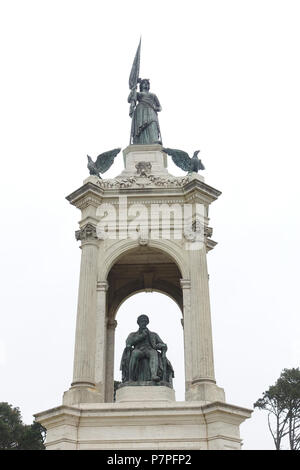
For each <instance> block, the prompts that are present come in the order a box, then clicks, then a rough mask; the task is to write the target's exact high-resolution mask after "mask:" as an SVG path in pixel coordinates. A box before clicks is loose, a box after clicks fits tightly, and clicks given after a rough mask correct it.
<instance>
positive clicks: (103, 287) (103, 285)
mask: <svg viewBox="0 0 300 470" xmlns="http://www.w3.org/2000/svg"><path fill="white" fill-rule="evenodd" d="M107 289H108V282H107V281H97V291H101V292H106V291H107Z"/></svg>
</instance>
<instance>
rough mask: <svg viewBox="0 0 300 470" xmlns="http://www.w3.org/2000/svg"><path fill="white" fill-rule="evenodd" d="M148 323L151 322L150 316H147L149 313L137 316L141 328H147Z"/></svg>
mask: <svg viewBox="0 0 300 470" xmlns="http://www.w3.org/2000/svg"><path fill="white" fill-rule="evenodd" d="M148 323H149V318H148V317H147V315H140V316H139V317H138V318H137V324H138V325H139V327H140V328H146V326H147V325H148Z"/></svg>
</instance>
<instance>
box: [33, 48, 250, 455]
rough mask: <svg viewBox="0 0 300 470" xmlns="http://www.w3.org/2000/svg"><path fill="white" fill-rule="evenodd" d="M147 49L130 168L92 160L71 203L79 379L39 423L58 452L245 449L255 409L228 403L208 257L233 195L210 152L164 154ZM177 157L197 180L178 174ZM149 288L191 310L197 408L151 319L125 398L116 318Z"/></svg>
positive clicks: (188, 321)
mask: <svg viewBox="0 0 300 470" xmlns="http://www.w3.org/2000/svg"><path fill="white" fill-rule="evenodd" d="M140 48H141V44H139V47H138V50H137V53H136V56H135V59H134V63H133V66H132V70H131V74H130V79H129V87H130V95H129V98H128V101H129V103H130V111H129V115H130V117H131V119H132V121H131V132H130V144H129V146H128V147H127V148H125V149H124V150H123V159H124V170H123V171H122V172H121V174H120V175H118V176H117V177H115V178H113V179H105V178H102V177H101V176H100V173H101V174H103V173H104V172H105V171H106V170H107V169H108V168H109V167H110V165H112V164H113V161H114V159H115V158H117V155H118V153H119V151H120V149H114V150H111V151H108V152H104V153H102V154H100V155H99V156H98V157H97V159H96V161H93V160H92V159H91V158H90V157H89V158H88V169H89V172H90V176H88V177H87V178H86V179H85V180H84V181H83V184H82V186H81V187H80V188H79V189H77V190H75V191H74V192H73V193H72V194H70V195H69V196H68V197H67V200H68V201H69V202H70V203H71V204H72V205H73V206H75V207H77V208H78V209H79V210H80V211H81V220H80V222H79V230H77V231H76V232H75V235H76V239H77V240H78V241H80V243H81V267H80V281H79V292H78V310H77V321H76V333H75V335H76V337H75V351H74V369H73V381H72V383H71V386H70V388H69V390H67V391H66V392H65V393H64V395H63V400H62V404H61V405H59V406H57V407H56V408H53V409H49V410H47V411H43V412H40V413H37V414H36V415H35V416H36V419H37V421H39V422H40V423H41V424H42V425H43V426H44V427H45V428H46V429H47V438H46V448H47V449H106V450H112V449H118V450H122V449H155V450H159V449H165V450H169V449H170V450H171V449H174V450H176V449H200V450H205V449H206V450H215V449H220V450H221V449H240V448H241V443H242V441H241V438H240V432H239V426H240V424H241V423H242V422H243V421H244V420H245V419H247V418H249V417H250V415H251V410H249V409H245V408H242V407H239V406H235V405H232V404H228V403H227V402H226V400H225V394H224V390H223V389H222V388H220V387H219V386H218V385H217V383H216V378H215V372H214V358H213V344H212V329H211V314H210V300H209V285H208V272H207V260H206V256H207V252H209V251H210V250H212V249H213V248H214V247H215V245H216V242H215V241H213V240H212V238H211V236H212V228H211V227H210V226H209V207H210V204H211V203H213V202H214V201H215V200H217V199H218V197H219V196H220V194H221V193H220V191H218V190H217V189H214V188H213V187H212V186H209V185H208V184H207V183H206V182H205V181H204V177H203V176H202V175H199V173H198V172H199V171H200V170H203V169H204V165H203V164H202V162H201V160H199V159H198V151H196V152H195V153H194V156H193V157H192V158H190V157H189V156H188V154H187V153H186V152H183V151H180V150H177V149H170V148H165V147H163V146H162V137H161V131H160V126H159V122H158V118H157V113H158V112H159V111H160V110H161V106H160V104H159V101H158V98H157V97H156V95H154V94H153V93H150V91H149V80H145V79H143V80H140V79H139V64H140ZM138 84H140V90H139V92H138V91H137V86H138ZM168 155H169V156H171V158H172V159H173V161H174V163H175V164H176V165H178V166H179V167H180V168H182V169H184V171H186V172H187V174H185V175H183V176H180V177H175V176H172V175H171V174H170V173H169V172H168V168H167V159H168ZM171 214H172V217H171ZM141 291H159V292H162V293H165V294H166V295H168V296H169V297H171V298H172V299H173V300H174V301H175V302H176V303H177V305H178V306H179V308H180V309H181V312H182V327H183V335H184V351H182V354H184V364H185V401H176V400H175V393H174V389H173V384H172V380H173V376H174V370H173V367H172V365H171V363H170V361H169V360H168V359H167V355H166V352H167V345H166V344H165V343H164V342H163V340H161V338H160V337H159V334H158V333H159V332H158V333H156V332H152V331H151V330H150V329H149V328H148V323H149V320H150V323H149V326H151V315H150V313H151V312H141V315H140V316H139V317H138V319H137V322H138V329H137V331H135V332H132V333H130V331H128V337H127V341H126V345H125V349H124V353H123V356H122V358H120V359H121V370H122V383H121V384H120V385H119V387H118V389H117V390H114V344H115V328H116V326H117V321H116V315H117V312H118V309H119V307H120V305H121V304H122V302H123V301H124V300H125V299H126V298H128V297H129V296H131V295H133V294H135V293H136V292H141ZM145 313H147V314H148V313H149V316H148V315H145ZM175 374H176V370H175Z"/></svg>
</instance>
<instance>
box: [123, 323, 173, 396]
mask: <svg viewBox="0 0 300 470" xmlns="http://www.w3.org/2000/svg"><path fill="white" fill-rule="evenodd" d="M137 323H138V325H139V329H138V331H136V332H133V333H130V335H129V336H128V338H127V340H126V347H125V349H124V352H123V355H122V359H121V367H120V369H121V371H122V382H123V383H131V384H132V385H133V384H135V385H159V384H161V385H168V386H170V387H172V378H173V377H174V371H173V367H172V365H171V363H170V361H169V360H168V359H167V357H166V351H167V349H168V347H167V345H166V344H165V343H164V342H163V341H162V340H161V339H160V337H159V336H158V334H157V333H154V332H152V331H150V330H149V329H148V328H147V325H148V323H149V318H148V316H147V315H140V316H139V317H138V319H137Z"/></svg>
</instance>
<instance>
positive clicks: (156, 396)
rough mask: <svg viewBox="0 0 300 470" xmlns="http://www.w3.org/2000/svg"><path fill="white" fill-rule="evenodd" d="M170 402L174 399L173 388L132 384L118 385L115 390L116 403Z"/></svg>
mask: <svg viewBox="0 0 300 470" xmlns="http://www.w3.org/2000/svg"><path fill="white" fill-rule="evenodd" d="M165 401H166V402H170V401H175V392H174V390H173V388H170V387H164V386H158V387H149V386H143V385H140V386H132V387H120V388H119V389H118V390H117V392H116V402H117V403H128V402H129V403H130V402H131V403H139V402H151V403H152V402H165Z"/></svg>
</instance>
